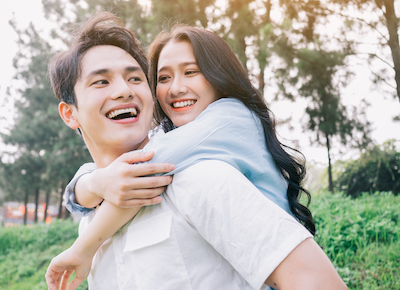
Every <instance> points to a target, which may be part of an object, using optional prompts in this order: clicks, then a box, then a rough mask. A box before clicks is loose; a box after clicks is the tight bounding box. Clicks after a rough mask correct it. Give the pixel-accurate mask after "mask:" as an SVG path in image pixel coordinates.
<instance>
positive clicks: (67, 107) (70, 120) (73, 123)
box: [58, 102, 80, 130]
mask: <svg viewBox="0 0 400 290" xmlns="http://www.w3.org/2000/svg"><path fill="white" fill-rule="evenodd" d="M75 110H77V109H76V107H75V106H74V105H72V104H67V103H64V102H61V103H60V104H58V112H59V113H60V117H61V119H63V121H64V123H65V124H67V126H69V127H70V128H71V129H74V130H75V129H78V128H79V127H80V125H79V122H78V120H77V119H76V117H75V115H74V111H75Z"/></svg>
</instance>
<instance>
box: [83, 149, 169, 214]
mask: <svg viewBox="0 0 400 290" xmlns="http://www.w3.org/2000/svg"><path fill="white" fill-rule="evenodd" d="M153 156H154V152H139V151H132V152H128V153H125V154H123V155H121V156H120V157H119V158H117V159H116V160H115V161H114V162H112V163H111V164H110V165H109V166H107V167H105V168H100V169H97V170H95V171H93V172H91V173H89V174H84V175H82V176H81V177H80V178H79V179H78V181H77V183H76V185H75V197H76V201H77V202H78V203H79V204H80V205H81V206H84V207H86V208H93V207H96V206H97V205H98V204H100V203H101V202H102V201H103V200H107V201H108V202H110V203H112V204H114V205H116V206H118V207H123V208H127V207H137V206H146V205H152V204H157V203H159V202H160V201H161V199H160V198H159V197H158V195H160V194H161V193H162V192H163V191H164V189H165V186H167V185H168V184H170V183H171V181H172V177H171V176H147V175H154V174H161V173H166V172H170V171H171V170H174V169H175V166H174V165H172V164H167V163H157V164H156V163H151V164H150V163H145V164H144V163H142V162H146V161H149V160H150V159H151V158H152V157H153ZM138 163H139V164H138Z"/></svg>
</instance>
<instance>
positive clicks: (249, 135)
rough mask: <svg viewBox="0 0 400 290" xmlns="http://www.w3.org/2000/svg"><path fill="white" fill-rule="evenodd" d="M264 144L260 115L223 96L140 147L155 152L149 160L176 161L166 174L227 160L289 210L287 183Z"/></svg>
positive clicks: (235, 100)
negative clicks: (187, 121)
mask: <svg viewBox="0 0 400 290" xmlns="http://www.w3.org/2000/svg"><path fill="white" fill-rule="evenodd" d="M265 144H266V142H265V137H264V131H263V126H262V124H261V121H260V119H259V118H258V117H257V116H256V115H255V114H254V113H253V112H252V111H251V110H249V109H248V108H247V107H246V106H245V105H244V104H243V103H242V102H240V101H239V100H237V99H234V98H223V99H220V100H217V101H215V102H213V103H211V104H210V105H209V106H208V107H207V109H206V110H204V111H203V112H202V113H201V114H200V115H199V116H198V117H197V118H196V119H195V120H194V121H192V122H190V123H187V124H186V125H184V126H181V127H179V128H176V129H174V130H172V131H170V132H168V133H166V134H156V135H155V136H154V137H153V138H151V139H150V142H149V143H148V144H147V145H146V146H145V147H144V149H143V150H144V151H147V152H148V151H154V152H155V155H154V157H153V158H152V159H151V161H150V162H152V163H162V162H165V163H172V164H175V166H176V169H175V170H174V171H172V172H169V173H167V174H168V175H170V174H175V173H177V172H179V171H181V170H183V169H185V168H187V167H189V166H191V165H193V164H196V163H197V162H200V161H204V160H210V159H214V160H220V161H224V162H227V163H228V164H230V165H232V166H233V167H235V168H236V169H237V170H239V171H240V172H241V173H242V174H244V175H245V176H246V177H247V178H248V179H249V180H250V181H251V182H252V183H253V184H254V185H255V186H256V187H257V188H258V189H259V190H260V191H261V192H262V193H263V194H264V195H265V196H266V197H268V198H269V199H270V200H272V201H273V202H274V203H276V204H277V205H279V206H280V207H281V208H283V209H284V210H286V211H287V212H288V213H290V214H292V213H291V211H290V208H289V203H288V200H287V185H288V184H287V182H286V180H285V179H284V177H283V176H282V174H281V172H280V171H279V169H278V168H277V166H276V164H275V161H274V160H273V158H272V156H271V154H270V152H269V151H268V150H267V148H266V145H265Z"/></svg>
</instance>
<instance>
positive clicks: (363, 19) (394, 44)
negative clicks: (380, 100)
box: [326, 0, 400, 101]
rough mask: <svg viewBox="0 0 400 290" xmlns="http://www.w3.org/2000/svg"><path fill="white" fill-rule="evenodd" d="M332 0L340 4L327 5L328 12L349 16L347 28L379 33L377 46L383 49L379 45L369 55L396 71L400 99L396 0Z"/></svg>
mask: <svg viewBox="0 0 400 290" xmlns="http://www.w3.org/2000/svg"><path fill="white" fill-rule="evenodd" d="M329 2H330V3H332V4H336V5H339V9H337V6H334V7H333V8H328V6H327V8H326V13H335V14H337V15H340V16H341V17H343V18H344V19H345V20H346V21H345V23H346V25H347V26H346V27H345V30H346V31H348V32H350V33H353V32H354V29H358V31H360V32H361V31H365V32H366V33H374V34H375V35H376V38H377V40H378V47H379V48H383V49H379V51H380V52H371V53H370V56H371V57H372V58H375V59H379V60H381V61H383V62H384V63H385V65H388V66H389V67H390V68H391V70H392V71H393V72H394V77H393V79H394V80H395V83H396V88H395V89H396V94H397V97H398V99H399V101H400V46H399V34H398V30H399V18H398V17H397V15H396V11H395V5H394V2H395V0H330V1H329ZM331 7H332V6H331ZM350 11H353V12H350ZM354 11H356V14H355V13H354ZM354 14H355V15H354ZM385 30H386V31H385ZM353 41H354V40H353ZM386 47H389V48H390V52H391V60H392V63H393V64H390V60H387V59H386V56H385V55H384V54H382V51H383V50H384V48H386ZM384 71H385V70H384ZM374 74H375V81H377V82H385V83H386V84H388V83H389V82H387V81H386V80H385V77H383V76H382V74H381V73H376V72H374ZM385 75H386V74H385Z"/></svg>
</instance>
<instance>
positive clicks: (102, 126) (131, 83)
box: [73, 45, 153, 156]
mask: <svg viewBox="0 0 400 290" xmlns="http://www.w3.org/2000/svg"><path fill="white" fill-rule="evenodd" d="M81 64H82V73H81V76H80V78H79V80H78V81H77V83H76V85H75V88H74V89H75V95H76V97H77V104H78V108H75V107H74V108H73V116H74V118H75V119H76V121H77V123H79V128H80V130H81V132H82V135H83V138H84V140H85V142H86V144H87V146H88V148H89V150H96V152H99V153H100V154H104V153H106V152H110V151H111V153H113V152H114V151H115V153H116V154H117V156H119V154H122V153H124V152H127V151H130V150H135V149H140V148H142V147H143V146H144V145H145V143H147V141H148V140H147V134H148V131H149V129H150V126H151V120H152V116H153V100H152V95H151V92H150V88H149V85H148V83H147V79H146V76H145V74H144V72H143V71H142V69H141V67H140V65H139V64H138V62H137V61H136V60H135V59H134V58H133V57H132V56H131V55H130V54H128V53H127V52H126V51H124V50H123V49H121V48H118V47H115V46H110V45H101V46H95V47H93V48H91V49H89V50H88V51H87V52H86V54H85V55H84V57H83V59H82V63H81ZM91 153H92V152H91Z"/></svg>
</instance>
